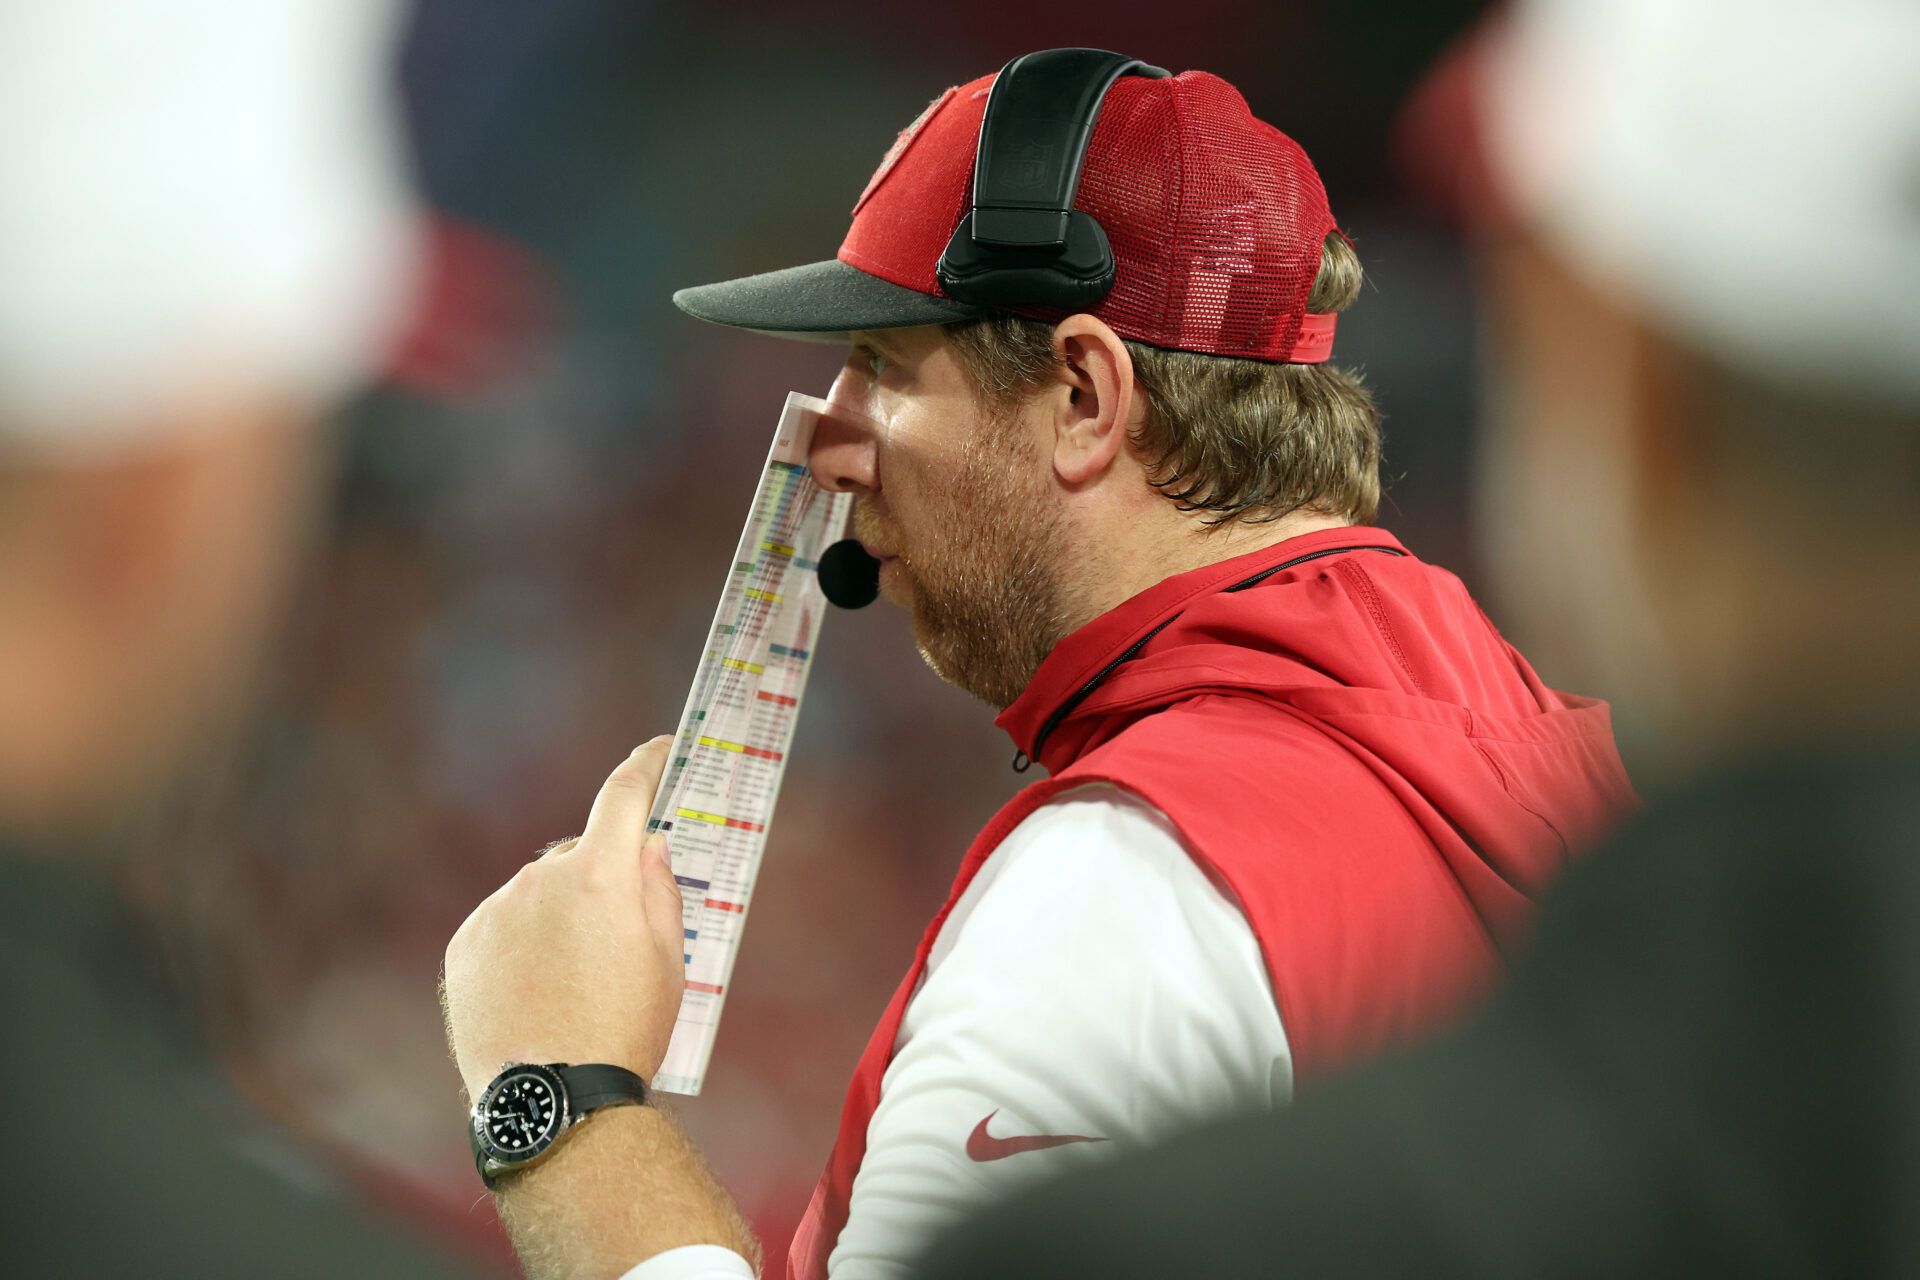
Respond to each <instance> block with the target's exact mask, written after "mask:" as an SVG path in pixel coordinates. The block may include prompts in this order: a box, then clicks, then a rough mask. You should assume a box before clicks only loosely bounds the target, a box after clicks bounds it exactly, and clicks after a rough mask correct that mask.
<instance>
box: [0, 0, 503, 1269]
mask: <svg viewBox="0 0 1920 1280" xmlns="http://www.w3.org/2000/svg"><path fill="white" fill-rule="evenodd" d="M398 16H399V15H398V12H397V9H396V8H395V7H394V6H390V5H386V4H348V5H342V4H335V3H333V2H332V0H181V3H177V4H169V5H166V6H126V5H121V4H116V3H111V0H99V2H96V0H70V2H63V3H61V4H58V5H7V6H3V7H0V191H3V194H0V1026H4V1028H5V1033H6V1035H7V1037H8V1039H7V1046H8V1050H9V1052H8V1054H7V1083H6V1090H5V1096H6V1099H7V1107H6V1114H7V1120H6V1135H7V1144H8V1152H9V1154H8V1157H7V1159H6V1161H5V1172H4V1174H0V1257H3V1258H4V1261H3V1262H0V1268H3V1269H4V1270H6V1272H7V1273H8V1274H10V1275H23V1276H25V1275H31V1276H37V1277H38V1276H44V1277H84V1278H85V1280H98V1278H99V1277H106V1276H153V1277H161V1276H207V1277H211V1276H239V1275H259V1276H322V1275H326V1276H339V1275H356V1276H391V1277H400V1276H405V1277H425V1276H439V1275H454V1274H471V1271H472V1268H471V1267H457V1266H455V1265H454V1264H453V1263H451V1262H449V1261H447V1260H445V1259H441V1258H437V1257H436V1256H434V1254H433V1253H432V1252H431V1251H430V1250H428V1249H427V1248H426V1247H425V1246H424V1245H423V1244H422V1243H420V1242H418V1241H414V1240H410V1239H407V1238H405V1237H404V1236H402V1235H401V1234H400V1233H398V1232H395V1231H393V1230H392V1229H391V1228H389V1227H387V1226H383V1225H380V1224H376V1223H372V1222H369V1221H367V1220H366V1219H365V1218H364V1217H363V1215H361V1214H359V1213H356V1212H355V1211H354V1210H353V1209H352V1207H351V1204H350V1199H349V1197H348V1196H347V1195H346V1194H345V1192H344V1189H343V1188H341V1187H340V1186H338V1185H336V1179H334V1178H333V1177H331V1176H330V1175H329V1173H328V1171H327V1170H325V1169H323V1168H320V1167H318V1166H316V1165H314V1164H312V1163H311V1162H310V1161H308V1160H307V1159H306V1158H305V1157H304V1156H303V1155H302V1154H301V1153H300V1152H299V1151H298V1150H296V1149H294V1148H293V1147H291V1145H290V1144H288V1143H287V1142H286V1141H285V1140H284V1138H282V1137H281V1136H279V1135H277V1134H275V1133H273V1132H272V1131H271V1130H270V1129H269V1128H268V1127H267V1126H265V1125H264V1124H262V1123H261V1122H259V1121H258V1120H255V1119H250V1118H248V1116H247V1115H246V1113H245V1108H244V1107H243V1106H242V1105H241V1104H240V1102H239V1100H238V1099H236V1098H235V1097H234V1096H233V1090H232V1088H231V1086H230V1085H228V1084H227V1082H226V1081H225V1080H224V1079H223V1077H222V1076H221V1074H220V1073H219V1072H218V1071H217V1070H216V1069H215V1068H214V1067H213V1065H212V1064H211V1063H210V1062H208V1061H207V1059H206V1056H205V1054H204V1051H203V1050H202V1049H201V1047H200V1046H199V1045H198V1044H197V1042H196V1040H195V1037H194V1034H193V1025H192V1019H191V1018H190V1016H188V1014H187V1012H186V1010H185V1008H184V1007H183V1004H184V1002H183V1001H182V1000H181V999H180V997H179V994H178V993H175V992H170V991H169V990H168V989H167V984H166V983H165V982H164V980H163V979H162V978H161V977H160V976H159V975H158V972H157V971H158V969H159V968H160V965H159V961H158V958H157V957H156V956H155V955H154V954H153V953H152V951H151V950H150V949H148V948H147V947H144V946H142V945H141V942H140V938H139V934H138V931H137V928H136V925H135V922H134V920H133V918H132V917H131V914H130V913H127V912H124V911H122V910H120V909H119V907H118V905H117V901H116V897H115V894H114V890H113V886H114V882H115V880H116V878H118V877H119V875H120V874H121V872H122V871H123V870H124V867H125V862H126V859H127V858H128V856H129V854H130V853H131V850H130V849H129V848H128V847H127V846H126V842H125V841H124V839H123V838H121V837H118V836H116V828H117V827H118V824H120V823H123V822H125V821H126V820H127V819H128V818H129V817H130V816H132V815H134V814H136V813H138V812H139V810H140V808H141V806H142V804H143V802H145V801H147V800H148V799H150V798H151V796H152V794H153V793H154V792H155V791H156V790H157V789H159V788H160V787H162V786H164V785H165V784H166V783H168V782H170V781H172V780H174V778H175V777H176V775H177V773H178V771H179V770H180V768H181V764H182V762H183V761H187V760H192V759H194V758H196V754H197V747H198V745H199V741H200V739H201V737H202V735H203V734H204V733H205V732H206V731H207V730H208V729H209V728H210V727H212V726H210V725H209V723H208V722H209V720H219V719H221V718H222V717H223V716H224V715H225V714H226V713H227V712H228V711H230V710H231V708H232V707H233V705H234V704H235V703H236V702H237V701H238V699H237V698H236V697H235V696H234V695H235V694H236V693H237V692H238V691H239V690H241V689H242V688H244V685H245V679H244V676H245V672H246V670H247V668H248V667H249V665H250V659H251V655H252V652H253V650H254V649H255V648H256V647H257V644H258V641H259V639H260V637H261V635H262V634H263V632H264V631H265V630H266V629H267V627H268V625H269V624H270V622H271V620H272V617H273V615H274V613H275V611H276V610H275V606H276V603H277V601H278V600H279V598H280V596H281V594H282V588H283V587H284V585H285V582H286V579H287V577H288V574H289V571H290V569H291V568H292V567H293V565H294V564H295V563H296V562H297V561H296V555H295V553H296V552H297V550H298V548H299V545H300V542H301V537H302V535H303V533H304V532H305V525H306V520H305V518H304V517H305V515H306V514H307V513H309V512H310V511H311V508H312V501H311V499H312V497H313V496H314V494H315V493H316V492H317V488H318V486H317V485H316V483H315V481H316V478H317V474H318V472H319V470H320V468H318V467H317V466H316V465H315V464H316V462H317V460H318V459H317V456H316V455H317V450H316V447H315V446H316V439H315V433H314V431H313V423H314V420H315V419H316V417H317V416H318V415H319V414H321V413H322V412H324V411H325V410H326V409H327V408H328V407H329V406H330V405H331V404H332V403H333V402H334V401H335V400H336V399H337V398H338V397H340V396H341V395H343V394H345V393H346V392H348V391H350V390H351V389H352V388H354V387H355V386H356V385H358V384H359V383H360V382H361V381H362V380H364V378H365V376H366V374H367V373H368V371H369V369H370V368H371V366H372V362H373V361H374V360H375V359H377V358H378V356H379V354H380V352H381V349H382V346H383V345H384V343H385V341H386V340H387V338H388V336H389V335H390V334H391V332H392V330H393V327H394V324H395V322H396V320H397V319H399V318H400V317H401V315H402V314H403V311H402V308H404V306H405V304H406V301H407V293H408V288H407V286H408V281H409V279H410V276H411V258H412V252H411V244H410V242H411V226H412V221H413V211H412V207H411V203H410V201H409V199H408V197H407V190H406V186H405V184H404V181H403V178H402V168H401V165H400V163H399V157H398V155H397V154H396V147H395V141H394V135H395V132H396V131H395V130H394V127H393V123H394V122H393V120H392V116H391V111H390V109H389V105H388V104H387V102H386V101H385V84H386V80H387V78H388V73H389V69H390V67H391V59H392V47H393V40H394V37H395V35H396V33H397V18H398Z"/></svg>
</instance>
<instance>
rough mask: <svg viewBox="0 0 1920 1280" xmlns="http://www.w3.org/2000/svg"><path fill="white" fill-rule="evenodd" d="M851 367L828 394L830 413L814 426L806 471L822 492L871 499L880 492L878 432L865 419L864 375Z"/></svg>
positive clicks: (835, 380)
mask: <svg viewBox="0 0 1920 1280" xmlns="http://www.w3.org/2000/svg"><path fill="white" fill-rule="evenodd" d="M853 366H854V361H853V360H849V361H848V362H847V367H846V368H843V369H841V370H840V376H839V377H837V378H835V379H834V380H833V389H832V390H831V391H829V392H828V393H827V404H828V406H829V407H830V408H831V412H829V413H825V414H822V415H821V417H820V421H819V422H817V423H816V424H815V425H814V428H813V443H812V445H811V446H810V447H809V448H808V449H807V469H808V470H810V471H811V472H812V473H813V481H814V483H815V484H817V485H819V486H820V487H821V488H822V489H828V490H832V491H834V492H842V493H857V494H860V495H861V496H862V497H869V498H870V497H872V496H873V495H874V494H876V493H878V492H879V491H880V470H879V428H878V426H877V424H875V423H874V421H873V420H872V419H871V418H869V417H868V416H867V393H868V389H869V383H868V378H867V375H866V373H865V372H864V371H863V370H860V369H856V368H854V367H853Z"/></svg>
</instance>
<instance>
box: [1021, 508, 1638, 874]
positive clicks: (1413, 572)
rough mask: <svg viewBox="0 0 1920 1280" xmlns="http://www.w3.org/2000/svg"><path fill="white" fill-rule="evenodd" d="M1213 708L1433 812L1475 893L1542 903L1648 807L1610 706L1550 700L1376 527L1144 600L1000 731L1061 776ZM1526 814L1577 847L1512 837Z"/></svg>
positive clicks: (1183, 581)
mask: <svg viewBox="0 0 1920 1280" xmlns="http://www.w3.org/2000/svg"><path fill="white" fill-rule="evenodd" d="M1263 573H1264V574H1265V575H1266V576H1263V577H1260V579H1259V581H1257V582H1255V583H1253V584H1252V585H1245V586H1242V585H1240V584H1245V583H1246V582H1247V580H1248V579H1250V578H1254V577H1255V576H1256V575H1262V574H1263ZM1130 653H1131V656H1128V655H1129V654H1130ZM1207 695H1225V696H1228V697H1236V698H1254V699H1265V700H1268V701H1271V702H1277V703H1280V704H1282V705H1283V706H1284V707H1286V708H1287V710H1288V711H1289V712H1290V713H1291V714H1292V715H1293V716H1294V717H1296V718H1299V719H1303V720H1306V721H1308V722H1309V723H1311V724H1313V725H1314V726H1315V727H1316V728H1319V729H1321V730H1322V731H1324V732H1326V733H1327V734H1328V735H1329V736H1330V737H1332V738H1334V739H1335V740H1336V741H1338V742H1340V743H1341V744H1342V745H1343V746H1344V747H1345V748H1346V749H1347V750H1349V751H1351V752H1353V753H1354V754H1356V755H1357V756H1360V757H1361V758H1362V759H1363V760H1364V761H1365V762H1366V763H1367V765H1368V766H1369V768H1371V769H1372V770H1373V771H1374V772H1375V773H1376V774H1380V775H1382V776H1383V777H1384V778H1386V779H1387V780H1388V781H1389V783H1390V784H1391V785H1392V786H1393V787H1394V790H1395V791H1396V792H1402V793H1404V794H1411V795H1417V796H1418V797H1420V798H1421V800H1422V802H1423V803H1424V805H1427V806H1431V807H1432V809H1433V810H1435V811H1437V813H1438V815H1439V816H1440V817H1441V818H1443V819H1444V820H1445V822H1446V823H1447V824H1449V825H1450V826H1451V827H1453V828H1454V829H1455V830H1456V831H1457V832H1458V833H1459V834H1460V835H1461V837H1462V838H1463V839H1464V841H1465V844H1466V846H1467V847H1468V848H1470V849H1471V850H1473V851H1474V853H1475V855H1477V856H1478V857H1479V858H1480V859H1481V860H1482V861H1483V863H1484V864H1485V866H1484V871H1491V872H1492V873H1493V875H1492V877H1491V878H1490V880H1489V878H1487V877H1486V876H1485V875H1484V871H1481V870H1479V869H1476V871H1477V872H1478V873H1476V874H1467V875H1463V876H1462V877H1461V881H1462V883H1463V885H1465V886H1466V887H1468V889H1469V892H1470V893H1471V891H1472V885H1473V884H1475V883H1479V882H1497V883H1501V884H1504V885H1505V886H1507V888H1509V889H1512V888H1519V889H1521V890H1522V892H1523V893H1524V894H1525V895H1526V896H1527V897H1529V898H1531V897H1532V896H1534V895H1533V892H1532V890H1533V889H1535V888H1537V887H1538V886H1541V885H1543V884H1544V882H1545V880H1546V878H1547V877H1548V876H1549V875H1550V874H1551V873H1552V871H1554V870H1556V869H1557V867H1558V864H1559V863H1560V862H1561V861H1562V860H1563V859H1564V857H1565V856H1566V855H1568V854H1571V853H1574V852H1578V851H1580V850H1581V849H1583V848H1584V847H1585V846H1587V845H1589V844H1591V843H1592V842H1593V841H1594V840H1595V839H1597V838H1598V836H1600V835H1601V834H1603V833H1604V831H1605V829H1606V828H1607V827H1608V826H1610V825H1611V823H1612V822H1614V821H1616V820H1617V819H1618V818H1619V816H1620V815H1621V814H1622V813H1623V812H1624V811H1625V810H1626V809H1628V808H1630V807H1631V806H1632V804H1633V803H1634V801H1633V793H1632V789H1631V786H1630V784H1629V783H1628V781H1627V777H1626V771H1625V769H1624V767H1623V766H1622V765H1621V763H1620V759H1619V755H1618V753H1617V752H1616V750H1615V748H1614V744H1613V732H1612V726H1611V723H1610V719H1609V714H1608V708H1607V705H1606V704H1605V703H1604V702H1601V701H1599V700H1597V699H1593V698H1583V697H1578V696H1576V695H1572V694H1566V693H1561V692H1558V691H1556V690H1554V689H1550V688H1548V687H1547V686H1546V684H1545V683H1543V682H1542V681H1541V679H1540V677H1539V676H1538V675H1537V674H1535V672H1534V670H1533V668H1532V667H1531V666H1530V665H1529V664H1528V663H1527V660H1526V659H1525V658H1524V657H1522V656H1521V654H1520V653H1519V651H1518V650H1516V649H1515V648H1514V647H1513V646H1512V645H1510V644H1508V643H1507V642H1506V641H1505V640H1504V639H1502V638H1501V636H1500V634H1499V632H1498V631H1497V630H1496V629H1495V628H1494V626H1493V624H1492V622H1490V621H1489V620H1488V619H1487V617H1486V615H1485V614H1484V613H1483V612H1482V611H1481V609H1480V607H1479V606H1478V605H1477V604H1475V603H1474V601H1473V598H1472V597H1471V596H1470V595H1468V593H1467V589H1466V587H1465V585H1464V584H1463V583H1461V581H1460V580H1459V579H1458V578H1456V577H1455V576H1454V575H1453V574H1451V573H1448V572H1447V571H1445V570H1443V569H1439V568H1436V567H1434V566H1432V565H1429V564H1426V563H1424V562H1422V561H1421V560H1419V559H1417V558H1415V557H1414V556H1412V555H1411V554H1410V553H1408V551H1407V549H1406V548H1405V547H1404V546H1403V545H1402V544H1401V543H1400V542H1399V540H1398V539H1396V538H1395V537H1393V535H1391V534H1389V533H1387V532H1386V531H1385V530H1382V529H1377V528H1365V527H1354V528H1344V529H1330V530H1322V531H1320V532H1316V533H1310V534H1306V535H1303V536H1301V537H1298V538H1292V539H1289V540H1287V541H1286V542H1283V543H1280V544H1278V545H1276V546H1273V547H1269V548H1266V549H1263V550H1261V551H1257V552H1252V553H1250V554H1248V555H1244V556H1239V557H1236V558H1234V559H1232V560H1227V561H1223V562H1221V563H1219V564H1215V565H1209V566H1207V567H1206V568H1203V569H1197V570H1194V571H1192V572H1189V573H1184V574H1180V575H1177V576H1175V577H1172V578H1169V579H1167V580H1166V581H1164V582H1161V583H1159V584H1157V585H1156V586H1153V587H1151V588H1149V589H1148V590H1146V591H1144V592H1141V593H1140V594H1139V595H1136V596H1134V597H1133V598H1132V599H1130V600H1128V601H1126V602H1125V603H1123V604H1121V605H1120V606H1118V607H1117V608H1115V609H1112V610H1110V611H1109V612H1107V613H1105V614H1103V615H1101V616H1100V617H1098V618H1096V619H1094V620H1093V621H1092V622H1090V623H1088V624H1087V625H1086V626H1084V627H1082V628H1080V629H1079V630H1078V631H1076V632H1074V633H1073V634H1072V635H1070V636H1068V637H1067V638H1066V639H1064V640H1062V641H1061V642H1060V644H1058V645H1057V646H1056V647H1055V648H1054V650H1053V652H1052V653H1050V654H1049V655H1048V656H1047V659H1046V661H1045V662H1043V663H1042V664H1041V666H1040V668H1039V670H1038V671H1037V672H1036V673H1035V675H1034V678H1033V680H1032V681H1031V683H1030V684H1029V685H1028V687H1027V688H1026V690H1025V691H1024V692H1023V693H1022V694H1021V696H1020V698H1019V699H1018V700H1017V701H1016V702H1015V703H1014V704H1013V705H1012V706H1011V707H1009V708H1007V710H1006V711H1005V712H1004V713H1002V714H1001V716H1000V717H999V720H998V721H997V723H998V724H999V725H1000V727H1001V728H1002V729H1004V730H1005V731H1006V732H1007V733H1008V735H1009V736H1010V737H1011V738H1012V739H1013V741H1014V744H1015V745H1016V746H1017V747H1018V748H1019V749H1020V750H1021V751H1022V752H1023V753H1025V754H1027V755H1029V756H1031V757H1032V758H1034V759H1035V760H1036V761H1037V762H1038V763H1040V764H1041V765H1042V766H1044V767H1045V768H1046V769H1047V770H1048V772H1049V773H1053V774H1059V773H1060V772H1062V771H1063V770H1066V769H1069V768H1070V767H1071V766H1072V765H1073V763H1074V762H1075V761H1077V760H1079V759H1080V758H1081V757H1083V756H1085V755H1086V754H1087V753H1089V752H1090V751H1093V750H1094V749H1096V748H1097V747H1099V746H1100V745H1101V744H1102V743H1104V742H1106V741H1108V740H1109V739H1111V738H1112V737H1113V736H1114V735H1115V734H1117V733H1119V732H1120V731H1121V730H1123V729H1125V728H1126V727H1127V726H1128V725H1129V724H1132V723H1134V722H1135V721H1136V720H1138V719H1139V718H1140V717H1142V716H1146V715H1149V714H1151V713H1153V712H1154V711H1157V710H1160V709H1162V708H1165V707H1169V706H1173V705H1175V704H1177V703H1180V702H1183V701H1186V700H1189V699H1193V698H1198V697H1202V696H1207ZM1274 785H1275V787H1276V788H1283V787H1284V786H1285V785H1286V780H1285V779H1284V778H1277V779H1275V782H1274ZM1516 807H1517V810H1519V811H1524V814H1526V815H1530V816H1531V817H1532V818H1534V819H1537V820H1539V821H1541V822H1544V823H1546V824H1547V825H1548V826H1549V827H1551V828H1552V829H1553V830H1554V831H1555V832H1556V833H1557V834H1558V835H1559V837H1560V844H1561V845H1562V848H1561V849H1560V850H1559V851H1557V852H1556V853H1554V854H1549V855H1542V854H1541V853H1540V851H1539V850H1538V849H1537V848H1527V847H1517V846H1516V843H1515V842H1514V841H1513V840H1511V839H1510V838H1506V833H1508V832H1510V831H1512V830H1513V826H1514V821H1515V819H1516V818H1518V817H1521V816H1522V815H1521V813H1520V812H1517V811H1516ZM1473 896H1476V897H1478V895H1477V894H1476V895H1473Z"/></svg>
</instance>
